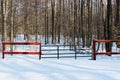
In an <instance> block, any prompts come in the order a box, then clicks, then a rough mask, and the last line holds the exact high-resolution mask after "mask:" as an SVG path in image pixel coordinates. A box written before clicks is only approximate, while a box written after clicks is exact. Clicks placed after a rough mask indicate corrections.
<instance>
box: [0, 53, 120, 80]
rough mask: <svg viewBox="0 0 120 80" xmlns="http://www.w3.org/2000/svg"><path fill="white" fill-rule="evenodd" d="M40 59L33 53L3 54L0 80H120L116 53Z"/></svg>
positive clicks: (118, 61) (119, 58) (119, 62)
mask: <svg viewBox="0 0 120 80" xmlns="http://www.w3.org/2000/svg"><path fill="white" fill-rule="evenodd" d="M89 59H90V57H87V58H82V57H79V58H77V59H76V60H75V59H74V58H69V59H67V58H66V59H65V58H60V59H59V60H57V59H45V58H44V59H41V60H38V56H37V55H13V56H10V55H5V59H0V80H120V77H119V76H120V56H111V57H108V56H100V57H99V56H98V59H97V60H96V61H93V60H89Z"/></svg>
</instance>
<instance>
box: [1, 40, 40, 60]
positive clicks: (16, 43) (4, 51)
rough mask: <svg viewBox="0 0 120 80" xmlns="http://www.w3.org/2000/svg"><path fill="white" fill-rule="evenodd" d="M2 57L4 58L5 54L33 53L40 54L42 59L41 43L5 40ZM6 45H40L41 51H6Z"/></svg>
mask: <svg viewBox="0 0 120 80" xmlns="http://www.w3.org/2000/svg"><path fill="white" fill-rule="evenodd" d="M2 45H3V46H2V58H3V59H4V57H5V54H32V55H35V54H37V55H39V59H41V54H42V52H41V43H38V42H3V43H2ZM6 45H39V52H31V51H29V52H28V51H27V52H25V51H24V52H23V51H19V52H18V51H6V50H5V46H6Z"/></svg>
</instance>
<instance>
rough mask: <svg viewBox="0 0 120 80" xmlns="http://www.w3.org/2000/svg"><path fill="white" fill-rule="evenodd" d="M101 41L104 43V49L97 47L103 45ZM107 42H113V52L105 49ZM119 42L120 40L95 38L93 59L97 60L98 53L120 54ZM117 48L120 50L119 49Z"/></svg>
mask: <svg viewBox="0 0 120 80" xmlns="http://www.w3.org/2000/svg"><path fill="white" fill-rule="evenodd" d="M99 43H102V44H104V45H103V46H102V50H97V47H98V46H101V45H99ZM105 43H112V48H111V49H112V50H111V52H107V51H106V50H105ZM119 43H120V40H93V55H92V59H93V60H96V56H97V55H112V54H120V48H119V47H118V45H119ZM117 48H118V49H119V50H117ZM100 49H101V48H100Z"/></svg>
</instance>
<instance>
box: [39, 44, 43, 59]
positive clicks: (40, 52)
mask: <svg viewBox="0 0 120 80" xmlns="http://www.w3.org/2000/svg"><path fill="white" fill-rule="evenodd" d="M39 46H40V51H39V60H40V59H41V54H42V53H41V47H42V46H41V43H40V45H39Z"/></svg>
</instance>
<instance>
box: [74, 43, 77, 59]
mask: <svg viewBox="0 0 120 80" xmlns="http://www.w3.org/2000/svg"><path fill="white" fill-rule="evenodd" d="M74 51H75V59H77V54H76V45H74Z"/></svg>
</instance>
